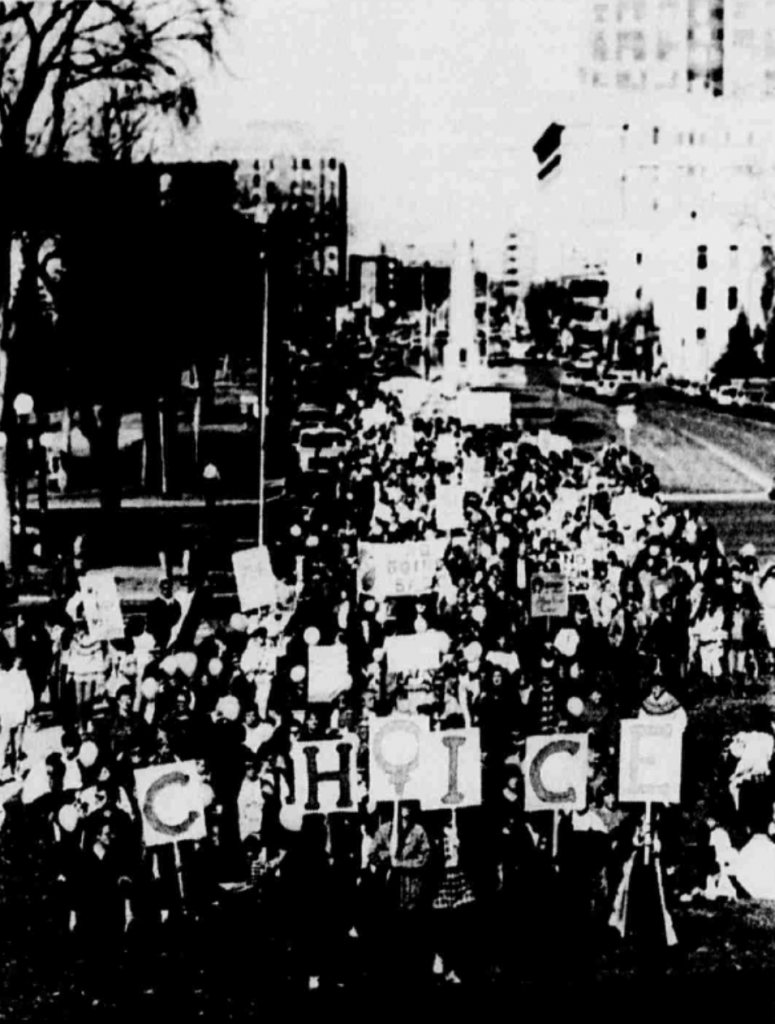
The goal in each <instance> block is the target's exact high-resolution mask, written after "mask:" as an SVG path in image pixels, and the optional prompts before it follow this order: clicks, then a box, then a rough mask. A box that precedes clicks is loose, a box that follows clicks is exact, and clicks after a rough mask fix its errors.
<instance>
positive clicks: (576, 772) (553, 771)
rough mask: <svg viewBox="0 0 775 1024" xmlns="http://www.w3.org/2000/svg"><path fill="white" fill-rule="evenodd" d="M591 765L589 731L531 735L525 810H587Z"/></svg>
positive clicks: (526, 761)
mask: <svg viewBox="0 0 775 1024" xmlns="http://www.w3.org/2000/svg"><path fill="white" fill-rule="evenodd" d="M588 769H589V741H588V739H587V736H586V734H579V735H569V734H565V733H563V734H558V735H556V736H528V738H527V744H526V750H525V769H524V773H525V810H526V811H561V810H576V811H580V810H583V808H585V807H586V806H587V777H588Z"/></svg>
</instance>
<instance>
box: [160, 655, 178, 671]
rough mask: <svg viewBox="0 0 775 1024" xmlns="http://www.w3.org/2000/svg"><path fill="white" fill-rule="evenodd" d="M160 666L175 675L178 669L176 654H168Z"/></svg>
mask: <svg viewBox="0 0 775 1024" xmlns="http://www.w3.org/2000/svg"><path fill="white" fill-rule="evenodd" d="M159 668H160V669H161V670H162V672H164V673H165V674H166V675H168V676H174V675H175V673H176V672H177V670H178V659H177V655H175V654H168V655H167V657H166V658H165V659H164V660H163V661H162V662H161V664H160V665H159Z"/></svg>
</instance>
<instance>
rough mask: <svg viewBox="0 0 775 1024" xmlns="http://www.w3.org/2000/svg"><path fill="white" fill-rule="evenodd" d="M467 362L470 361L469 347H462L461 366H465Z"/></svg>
mask: <svg viewBox="0 0 775 1024" xmlns="http://www.w3.org/2000/svg"><path fill="white" fill-rule="evenodd" d="M467 362H468V349H467V348H461V349H460V365H461V366H465V365H466V363H467Z"/></svg>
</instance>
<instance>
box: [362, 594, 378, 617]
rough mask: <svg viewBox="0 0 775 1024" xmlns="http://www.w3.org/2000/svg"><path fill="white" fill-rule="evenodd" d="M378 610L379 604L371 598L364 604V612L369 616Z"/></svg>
mask: <svg viewBox="0 0 775 1024" xmlns="http://www.w3.org/2000/svg"><path fill="white" fill-rule="evenodd" d="M376 608H377V602H376V601H373V600H372V599H371V598H369V600H368V601H364V602H363V610H364V611H365V612H366V614H367V615H371V614H372V613H373V612H374V611H376Z"/></svg>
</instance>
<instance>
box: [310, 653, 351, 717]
mask: <svg viewBox="0 0 775 1024" xmlns="http://www.w3.org/2000/svg"><path fill="white" fill-rule="evenodd" d="M352 684H353V681H352V677H351V676H350V669H349V666H348V661H347V648H346V647H345V645H344V644H332V645H331V646H328V645H321V644H316V645H315V646H313V647H310V648H309V688H308V693H307V700H308V701H309V703H310V704H320V703H324V704H325V703H330V702H331V701H333V700H336V698H337V697H338V696H339V695H340V694H342V693H344V692H345V691H346V690H349V689H350V687H351V686H352Z"/></svg>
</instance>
